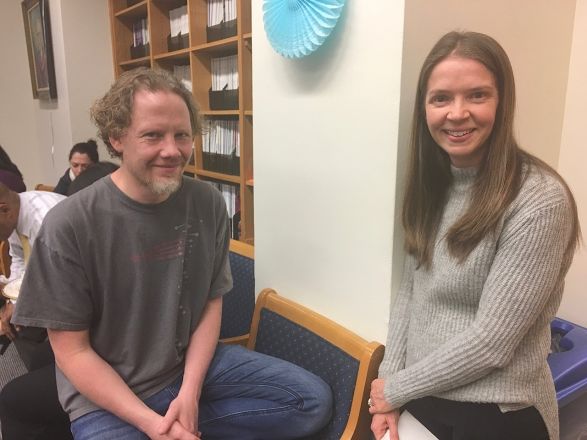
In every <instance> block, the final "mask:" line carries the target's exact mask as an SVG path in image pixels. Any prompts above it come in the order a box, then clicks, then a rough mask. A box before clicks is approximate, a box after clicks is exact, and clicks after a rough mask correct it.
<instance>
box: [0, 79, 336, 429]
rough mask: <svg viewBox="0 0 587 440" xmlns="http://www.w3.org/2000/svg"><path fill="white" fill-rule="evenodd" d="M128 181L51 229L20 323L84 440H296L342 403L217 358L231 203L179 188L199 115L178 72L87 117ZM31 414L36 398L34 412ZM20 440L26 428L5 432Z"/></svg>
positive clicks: (291, 368) (41, 244)
mask: <svg viewBox="0 0 587 440" xmlns="http://www.w3.org/2000/svg"><path fill="white" fill-rule="evenodd" d="M91 115H92V118H93V120H94V122H95V123H96V125H97V126H98V129H99V132H100V137H101V138H102V140H103V141H104V142H105V143H106V145H107V147H108V149H109V151H110V152H111V153H113V154H114V155H115V156H117V157H120V158H121V160H122V162H121V166H120V168H119V169H118V170H117V171H115V172H114V173H112V174H111V175H110V176H107V177H106V178H104V179H101V180H99V181H98V182H96V183H94V184H92V185H90V186H89V187H88V188H86V189H85V190H84V191H80V192H78V193H76V194H74V195H72V196H71V197H68V198H67V199H66V200H64V201H63V202H62V203H63V204H60V205H58V206H57V207H56V210H53V211H51V212H50V213H49V215H48V216H47V217H46V218H45V222H44V224H43V228H42V232H41V234H40V237H39V239H38V241H37V245H36V246H35V247H34V248H33V255H32V257H31V262H30V269H29V270H28V271H27V274H26V276H25V279H24V281H23V285H22V288H21V292H20V297H19V301H18V304H17V308H16V311H15V315H14V317H13V323H15V324H17V325H32V324H33V323H34V324H35V325H39V326H43V327H46V328H47V329H48V333H49V339H50V341H51V345H52V347H53V350H54V352H55V360H56V367H57V368H56V375H57V388H58V393H59V400H60V401H61V403H62V405H63V407H64V409H65V411H66V412H67V413H68V414H69V418H70V419H71V430H72V432H73V436H74V438H77V439H82V438H83V439H103V438H108V439H147V438H151V439H156V440H158V439H161V440H163V439H179V438H181V439H186V440H199V439H202V438H205V439H207V440H213V439H222V440H230V439H239V440H247V439H251V440H252V439H258V440H260V439H275V438H279V439H283V440H286V439H294V438H301V437H307V436H310V435H312V434H313V433H315V432H317V431H318V430H320V429H321V428H322V427H323V426H324V425H325V424H326V423H328V421H329V420H330V417H331V414H332V391H331V389H330V387H329V386H328V385H327V384H326V383H325V382H324V381H323V380H322V379H320V378H319V377H317V376H315V375H314V374H312V373H310V372H308V371H306V370H304V369H302V368H299V367H297V366H295V365H293V364H291V363H289V362H286V361H283V360H280V359H276V358H272V357H269V356H266V355H263V354H261V353H256V352H253V351H250V350H246V349H245V348H244V347H241V346H236V345H224V344H221V343H219V342H218V337H219V332H220V322H221V312H222V295H224V294H225V293H227V292H228V291H230V289H231V288H232V277H231V274H230V266H229V264H228V253H229V241H230V240H229V231H228V213H227V209H226V205H225V203H224V200H223V198H222V195H221V194H220V193H219V192H218V191H217V190H216V189H214V188H213V187H212V186H211V185H209V184H208V183H206V182H203V181H200V180H197V179H191V178H189V177H184V176H183V168H184V166H185V164H186V162H187V160H188V158H189V156H190V154H191V151H192V143H193V140H194V136H195V135H196V134H198V133H199V132H200V122H199V114H198V109H197V107H196V105H195V103H194V102H193V97H192V94H191V92H189V91H188V90H187V89H186V88H185V87H184V86H183V85H182V84H181V83H180V82H179V81H178V80H177V78H175V77H174V76H173V75H172V74H170V73H169V72H167V71H164V70H162V71H158V70H151V69H147V68H138V69H135V70H132V71H128V72H125V73H123V74H122V75H121V76H120V77H119V78H118V79H117V80H116V81H115V82H114V84H113V85H112V87H111V88H110V90H109V91H108V93H106V95H105V96H104V97H102V98H101V99H100V100H98V101H97V102H96V103H95V104H94V106H93V107H92V110H91ZM30 397H31V398H34V397H33V395H31V396H30ZM5 421H6V422H13V423H12V426H13V427H15V426H16V427H17V428H18V427H20V428H21V429H22V432H21V433H20V436H18V435H15V436H14V438H27V436H26V430H27V429H28V428H29V427H30V426H29V425H27V424H25V423H20V425H19V424H17V423H14V422H16V421H15V420H12V421H11V420H10V419H9V418H8V419H5V418H3V419H2V429H3V431H4V426H5Z"/></svg>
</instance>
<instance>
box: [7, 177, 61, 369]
mask: <svg viewBox="0 0 587 440" xmlns="http://www.w3.org/2000/svg"><path fill="white" fill-rule="evenodd" d="M64 199H65V196H62V195H60V194H55V193H52V192H47V191H26V192H23V193H20V194H18V193H16V192H14V191H12V190H10V189H9V188H8V187H6V186H5V185H3V184H1V183H0V240H8V243H9V245H10V256H11V258H12V261H11V264H10V277H8V278H5V277H4V276H0V282H1V283H3V284H6V283H8V282H10V281H16V280H19V279H21V278H22V277H23V276H24V272H25V269H26V267H27V265H28V260H29V256H30V254H31V250H32V249H33V247H34V245H35V242H36V240H37V237H38V236H39V231H40V229H41V224H42V222H43V219H44V218H45V216H46V215H47V213H48V212H49V211H50V210H51V209H52V208H53V207H54V206H55V205H56V204H58V203H59V202H61V201H62V200H64ZM14 303H15V301H14V300H10V301H6V303H5V304H4V306H3V307H2V309H0V336H2V340H1V342H2V344H6V343H7V342H8V341H14V342H15V345H16V348H17V350H18V352H19V355H20V357H21V358H22V360H23V362H24V364H25V366H26V367H27V368H29V369H30V368H33V367H34V366H35V365H37V364H46V363H48V362H51V361H52V357H53V356H52V354H51V350H50V347H49V343H48V342H43V341H45V340H46V339H47V335H46V332H45V331H43V330H40V329H38V330H35V329H32V328H26V329H24V331H18V332H17V331H16V328H15V327H14V326H13V325H11V322H10V321H11V318H12V314H13V312H14ZM21 330H22V329H21ZM6 339H8V341H7V340H6Z"/></svg>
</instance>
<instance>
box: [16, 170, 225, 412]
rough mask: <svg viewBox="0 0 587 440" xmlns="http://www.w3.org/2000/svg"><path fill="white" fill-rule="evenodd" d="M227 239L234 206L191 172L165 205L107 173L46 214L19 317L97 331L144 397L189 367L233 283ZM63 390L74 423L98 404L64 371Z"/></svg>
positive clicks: (95, 338) (95, 336)
mask: <svg viewBox="0 0 587 440" xmlns="http://www.w3.org/2000/svg"><path fill="white" fill-rule="evenodd" d="M228 245H229V235H228V216H227V211H226V205H225V204H224V200H223V198H222V195H221V194H220V193H219V192H218V191H217V190H216V189H214V188H213V187H212V186H211V185H209V184H207V183H205V182H202V181H198V180H194V179H190V178H184V179H183V183H182V186H181V188H180V189H179V190H178V191H177V192H176V193H174V194H173V195H171V196H170V197H169V198H168V199H167V200H166V201H164V202H162V203H159V204H155V205H143V204H140V203H137V202H135V201H133V200H131V199H130V198H128V197H127V196H126V195H124V194H123V193H122V192H121V191H120V190H119V189H118V188H117V187H116V186H115V185H114V183H113V182H112V179H111V178H110V177H106V178H104V179H102V180H100V181H98V182H97V183H95V184H94V185H91V186H90V187H88V188H86V189H85V190H83V191H80V192H79V193H77V194H75V195H73V196H71V197H69V198H68V199H66V200H64V201H63V202H61V203H60V204H59V205H57V206H56V207H55V208H54V209H53V210H52V211H51V212H49V214H48V215H47V216H46V218H45V221H44V223H43V226H42V228H41V231H40V233H39V236H38V237H37V241H36V242H35V246H34V248H33V252H32V255H31V258H30V261H29V265H28V269H27V273H26V276H25V279H24V281H23V285H22V289H21V293H20V297H19V300H18V305H17V307H16V310H15V313H14V317H13V319H12V322H13V323H16V324H20V325H26V326H35V327H46V328H50V329H59V330H71V331H78V330H89V334H90V342H91V345H92V347H93V349H94V350H95V351H96V352H97V353H98V355H100V356H101V357H102V358H103V359H104V360H105V361H106V362H108V363H109V364H110V365H111V366H112V367H113V368H114V369H115V370H116V372H117V373H118V374H119V375H120V376H121V377H122V379H123V380H124V381H125V383H126V384H127V385H128V386H129V387H130V388H131V389H132V390H133V392H134V393H135V394H137V395H138V396H139V397H140V398H141V399H145V398H147V397H149V396H151V395H153V394H155V393H156V392H158V391H160V390H161V389H163V388H164V387H165V386H167V385H168V384H169V383H171V382H173V381H174V380H175V379H176V378H177V377H178V376H179V375H180V374H181V373H182V372H183V366H184V357H185V351H186V348H187V345H188V343H189V338H190V336H191V334H192V332H193V331H194V330H195V329H196V327H197V325H198V323H199V321H200V317H201V314H202V310H203V308H204V306H205V304H206V302H207V300H209V299H211V298H216V297H219V296H221V295H223V294H224V293H226V292H228V291H229V290H230V288H231V287H232V278H231V276H230V268H229V263H228ZM57 386H58V391H59V400H60V401H61V404H62V405H63V407H64V409H65V410H66V411H67V412H68V414H69V416H70V419H71V420H75V419H76V418H78V417H80V416H82V415H84V414H86V413H88V412H90V411H93V410H95V409H98V407H97V406H95V405H94V404H93V403H91V402H90V401H89V400H88V399H86V398H85V397H84V396H82V395H81V394H80V393H79V392H78V391H77V390H76V389H75V388H74V387H73V385H72V384H71V383H70V382H69V381H68V380H67V379H66V378H65V376H64V375H63V374H62V373H61V371H59V369H57ZM97 386H99V384H97Z"/></svg>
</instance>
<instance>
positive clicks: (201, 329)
mask: <svg viewBox="0 0 587 440" xmlns="http://www.w3.org/2000/svg"><path fill="white" fill-rule="evenodd" d="M221 318H222V298H215V299H212V300H209V301H208V303H207V304H206V308H205V309H204V312H203V314H202V319H201V320H200V323H199V324H198V327H197V328H196V330H195V331H194V333H193V334H192V336H191V338H190V343H189V346H188V349H187V353H186V360H185V370H184V377H183V384H182V386H181V391H180V392H181V393H183V394H188V395H189V396H190V397H191V398H193V399H194V403H196V402H197V401H198V400H199V398H200V394H201V392H202V384H203V383H204V378H205V377H206V372H207V371H208V367H209V365H210V362H211V360H212V357H213V356H214V352H215V350H216V345H217V344H218V338H219V336H220V322H221Z"/></svg>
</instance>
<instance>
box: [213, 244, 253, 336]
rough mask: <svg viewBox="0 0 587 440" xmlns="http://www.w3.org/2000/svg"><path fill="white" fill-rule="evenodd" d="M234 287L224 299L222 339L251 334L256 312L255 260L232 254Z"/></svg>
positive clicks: (231, 266)
mask: <svg viewBox="0 0 587 440" xmlns="http://www.w3.org/2000/svg"><path fill="white" fill-rule="evenodd" d="M229 259H230V269H231V271H232V281H233V287H232V290H231V291H230V292H228V293H227V294H226V295H224V297H223V299H222V324H221V326H220V338H232V337H235V336H242V335H246V334H247V333H249V330H250V328H251V321H252V319H253V312H254V311H255V260H253V259H251V258H247V257H243V256H242V255H239V254H237V253H234V252H230V254H229Z"/></svg>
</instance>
